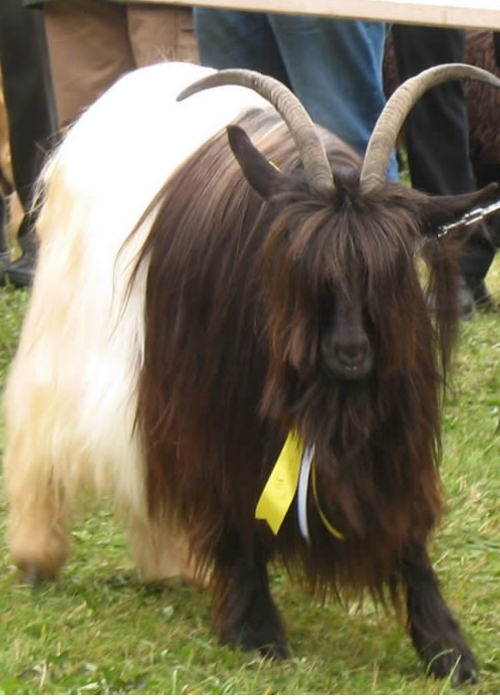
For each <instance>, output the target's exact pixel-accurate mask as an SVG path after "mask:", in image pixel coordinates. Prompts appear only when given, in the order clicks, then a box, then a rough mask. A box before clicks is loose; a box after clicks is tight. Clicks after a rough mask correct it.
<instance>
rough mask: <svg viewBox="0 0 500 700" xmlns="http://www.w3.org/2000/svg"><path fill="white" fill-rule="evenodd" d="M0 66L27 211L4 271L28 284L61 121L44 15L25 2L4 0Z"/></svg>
mask: <svg viewBox="0 0 500 700" xmlns="http://www.w3.org/2000/svg"><path fill="white" fill-rule="evenodd" d="M0 64H1V68H2V73H3V90H4V97H5V103H6V108H7V115H8V122H9V135H10V149H11V157H12V170H13V178H14V184H15V187H16V189H17V192H18V194H19V198H20V200H21V202H22V205H23V209H24V211H25V212H26V214H25V216H24V218H23V220H22V222H21V225H20V228H19V231H18V234H17V237H18V242H19V245H20V247H21V250H22V252H23V254H22V256H21V257H20V258H18V260H16V261H14V262H13V263H11V264H10V265H7V266H6V267H5V273H6V275H7V277H8V278H9V280H10V281H11V282H12V283H13V284H16V285H19V286H25V285H29V284H31V282H32V279H33V275H34V269H35V261H36V248H37V246H36V237H35V233H34V225H35V214H34V212H33V211H32V204H33V201H32V200H33V192H34V185H35V182H36V179H37V177H38V175H39V173H40V169H41V167H42V164H43V162H44V159H45V156H46V153H47V150H48V148H50V146H51V145H53V143H55V140H56V138H57V132H58V122H57V113H56V108H55V101H54V96H53V90H52V77H51V73H50V65H49V60H48V55H47V46H46V39H45V31H44V26H43V17H42V15H41V14H40V13H38V12H36V11H33V10H28V9H24V8H23V7H22V5H21V2H20V0H2V1H1V2H0Z"/></svg>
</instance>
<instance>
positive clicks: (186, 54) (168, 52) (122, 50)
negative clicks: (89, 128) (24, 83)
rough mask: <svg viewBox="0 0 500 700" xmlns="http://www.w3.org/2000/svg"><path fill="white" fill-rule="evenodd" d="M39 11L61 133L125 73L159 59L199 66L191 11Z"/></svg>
mask: <svg viewBox="0 0 500 700" xmlns="http://www.w3.org/2000/svg"><path fill="white" fill-rule="evenodd" d="M0 1H1V0H0ZM44 12H45V28H46V33H47V40H48V45H49V54H50V61H51V67H52V76H53V80H54V88H55V93H56V101H57V108H58V113H59V121H60V124H61V127H63V128H64V127H66V126H67V125H68V124H70V123H71V122H72V121H73V120H74V119H75V117H77V116H78V114H79V113H80V112H81V111H82V110H84V109H85V108H86V107H88V106H89V105H91V104H92V102H94V100H96V99H97V98H98V97H99V95H101V94H102V93H103V92H104V91H105V90H107V88H108V87H110V86H111V85H112V84H113V83H114V82H115V81H116V80H117V79H118V78H119V77H120V76H122V75H123V74H124V73H127V72H129V71H131V70H134V69H135V68H139V67H141V66H146V65H150V64H152V63H158V62H160V61H164V60H176V61H190V62H194V63H198V62H199V59H198V49H197V45H196V37H195V34H194V29H193V22H192V11H191V8H190V7H186V6H175V5H161V4H144V3H141V4H135V5H134V4H133V3H127V4H121V3H115V2H102V1H101V0H51V2H47V3H45V5H44Z"/></svg>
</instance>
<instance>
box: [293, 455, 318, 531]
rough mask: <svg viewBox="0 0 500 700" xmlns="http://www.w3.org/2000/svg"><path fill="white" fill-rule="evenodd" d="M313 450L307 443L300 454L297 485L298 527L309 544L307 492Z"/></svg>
mask: <svg viewBox="0 0 500 700" xmlns="http://www.w3.org/2000/svg"><path fill="white" fill-rule="evenodd" d="M314 452H315V449H314V445H311V444H309V445H307V447H306V448H305V450H304V452H303V454H302V460H301V462H300V472H299V486H298V490H297V515H298V520H299V529H300V532H301V534H302V537H303V538H304V539H305V540H306V542H307V543H308V544H311V538H310V536H309V524H308V522H307V494H308V492H309V481H310V474H311V466H312V463H313V459H314Z"/></svg>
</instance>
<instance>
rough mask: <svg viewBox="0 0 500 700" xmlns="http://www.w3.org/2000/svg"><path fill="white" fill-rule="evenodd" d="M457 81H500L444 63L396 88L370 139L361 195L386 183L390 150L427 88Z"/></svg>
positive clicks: (475, 69)
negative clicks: (468, 79) (464, 79)
mask: <svg viewBox="0 0 500 700" xmlns="http://www.w3.org/2000/svg"><path fill="white" fill-rule="evenodd" d="M460 78H473V79H475V80H482V81H483V82H485V83H490V85H494V86H495V87H500V80H498V78H496V77H495V76H494V75H493V74H492V73H490V72H489V71H487V70H483V69H482V68H478V67H477V66H470V65H467V64H466V63H444V64H442V65H440V66H433V67H432V68H428V69H427V70H424V71H422V73H419V74H418V75H416V76H414V77H413V78H410V79H409V80H407V81H406V82H404V83H403V84H402V85H400V86H399V88H398V89H397V90H396V91H395V92H394V94H393V95H392V97H391V98H390V100H388V102H387V104H386V105H385V108H384V109H383V111H382V114H381V115H380V117H379V118H378V121H377V123H376V124H375V128H374V129H373V133H372V135H371V137H370V141H369V143H368V146H367V149H366V154H365V159H364V163H363V168H362V170H361V177H360V186H361V190H362V191H363V192H370V191H371V190H374V189H378V188H379V187H381V186H382V184H383V183H384V182H385V175H386V172H387V166H388V165H389V158H390V155H391V151H392V148H393V146H394V144H395V143H396V139H397V136H398V134H399V131H400V129H401V127H402V126H403V123H404V121H405V119H406V117H407V116H408V113H409V112H410V110H411V108H412V107H413V105H414V104H415V103H416V102H418V100H419V99H420V98H421V97H422V95H423V94H424V93H425V92H427V90H430V88H433V87H435V86H436V85H439V84H440V83H444V82H446V81H447V80H459V79H460Z"/></svg>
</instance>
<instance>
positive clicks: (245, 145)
mask: <svg viewBox="0 0 500 700" xmlns="http://www.w3.org/2000/svg"><path fill="white" fill-rule="evenodd" d="M227 136H228V139H229V145H230V146H231V150H232V151H233V153H234V155H235V157H236V160H237V161H238V163H239V164H240V167H241V169H242V170H243V174H244V176H245V177H246V179H247V180H248V182H249V184H250V186H251V187H253V189H254V190H255V191H256V192H257V194H259V195H260V196H261V197H263V199H270V198H271V197H272V196H273V195H275V194H278V192H281V191H282V190H284V189H286V188H287V186H290V177H289V176H288V175H285V174H284V173H282V172H281V171H280V170H279V169H278V168H277V166H276V165H274V164H273V163H270V162H269V161H268V160H267V158H265V157H264V156H263V155H262V153H261V152H260V151H259V150H258V149H257V148H255V146H254V145H253V143H252V142H251V141H250V139H249V138H248V136H247V135H246V133H245V132H244V131H243V129H241V128H240V127H239V126H235V125H231V126H228V127H227Z"/></svg>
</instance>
